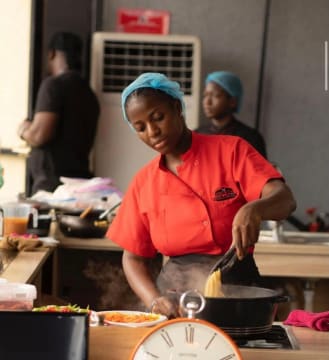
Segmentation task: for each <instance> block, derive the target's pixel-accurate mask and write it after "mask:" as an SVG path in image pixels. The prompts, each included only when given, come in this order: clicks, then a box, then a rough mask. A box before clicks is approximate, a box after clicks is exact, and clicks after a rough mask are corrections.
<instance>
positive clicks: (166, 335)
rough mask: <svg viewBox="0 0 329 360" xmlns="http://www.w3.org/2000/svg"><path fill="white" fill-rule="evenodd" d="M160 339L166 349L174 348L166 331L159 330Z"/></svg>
mask: <svg viewBox="0 0 329 360" xmlns="http://www.w3.org/2000/svg"><path fill="white" fill-rule="evenodd" d="M161 337H162V339H163V340H164V341H165V343H166V344H167V345H168V347H170V348H172V347H174V343H173V341H172V340H171V337H170V335H169V333H168V331H167V330H161Z"/></svg>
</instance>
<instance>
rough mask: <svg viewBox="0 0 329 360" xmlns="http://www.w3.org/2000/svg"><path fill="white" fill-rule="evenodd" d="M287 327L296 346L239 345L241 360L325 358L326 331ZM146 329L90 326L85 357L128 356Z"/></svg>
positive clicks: (118, 359)
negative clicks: (257, 346)
mask: <svg viewBox="0 0 329 360" xmlns="http://www.w3.org/2000/svg"><path fill="white" fill-rule="evenodd" d="M291 329H292V331H293V333H294V335H295V337H296V339H297V341H298V343H299V346H300V349H299V350H281V349H241V353H242V357H243V360H264V359H265V358H266V359H268V360H295V359H296V360H309V359H315V360H327V359H328V354H329V332H319V331H315V330H312V329H308V328H298V327H292V328H291ZM148 331H149V329H148V328H125V327H119V326H109V327H105V326H104V327H101V326H100V327H91V328H90V342H89V344H90V356H89V360H128V359H129V355H130V354H131V352H132V350H133V349H134V347H135V345H136V344H137V343H138V341H139V340H140V339H141V337H142V336H143V335H144V334H146V333H147V332H148Z"/></svg>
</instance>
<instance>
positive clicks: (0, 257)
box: [0, 249, 17, 274]
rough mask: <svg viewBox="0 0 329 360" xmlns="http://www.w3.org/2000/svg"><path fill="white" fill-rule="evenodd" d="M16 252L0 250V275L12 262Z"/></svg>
mask: <svg viewBox="0 0 329 360" xmlns="http://www.w3.org/2000/svg"><path fill="white" fill-rule="evenodd" d="M16 255H17V251H14V250H6V249H0V274H2V273H3V272H4V271H5V270H6V268H7V267H8V265H9V264H10V263H11V262H12V261H13V260H14V258H15V257H16Z"/></svg>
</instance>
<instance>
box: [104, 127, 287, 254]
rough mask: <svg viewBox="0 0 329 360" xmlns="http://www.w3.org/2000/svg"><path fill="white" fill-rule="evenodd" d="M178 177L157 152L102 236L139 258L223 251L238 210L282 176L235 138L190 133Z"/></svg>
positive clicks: (132, 185)
mask: <svg viewBox="0 0 329 360" xmlns="http://www.w3.org/2000/svg"><path fill="white" fill-rule="evenodd" d="M182 160H183V163H182V164H181V165H180V166H179V167H178V168H177V171H178V176H176V175H174V174H173V173H171V172H170V171H168V170H167V169H166V168H165V167H164V166H163V165H162V159H161V157H160V156H158V157H156V158H155V159H153V160H152V161H151V162H150V163H148V164H147V165H146V166H144V167H143V168H142V169H141V170H140V171H139V172H138V173H137V174H136V175H135V177H134V178H133V180H132V182H131V184H130V186H129V188H128V190H127V192H126V194H125V196H124V199H123V202H122V204H121V206H120V209H119V211H118V213H117V215H116V216H115V218H114V221H113V222H112V224H111V226H110V228H109V230H108V232H107V234H106V236H107V237H108V238H109V239H111V240H112V241H114V242H116V243H117V244H118V245H120V246H121V247H122V248H124V249H126V250H128V251H130V252H132V253H135V254H137V255H140V256H145V257H153V256H155V255H156V253H157V252H160V253H162V254H164V255H166V256H178V255H184V254H192V253H197V254H221V253H223V252H226V250H227V249H228V248H229V246H230V244H231V242H232V221H233V218H234V216H235V214H236V212H237V211H238V210H239V208H240V207H241V206H242V205H244V204H245V203H246V202H248V201H252V200H256V199H258V198H259V197H260V195H261V191H262V189H263V186H264V185H265V183H266V182H267V181H268V180H270V179H282V176H281V174H280V173H279V172H278V171H277V170H276V169H275V168H274V167H273V166H272V165H271V164H270V163H269V162H268V161H267V160H265V159H264V158H263V157H262V156H261V155H260V154H259V153H258V152H257V151H256V150H255V149H254V148H253V147H252V146H251V145H249V144H248V143H247V142H246V141H245V140H243V139H241V138H239V137H237V136H229V135H203V134H197V133H195V132H192V145H191V148H190V149H189V150H188V151H187V152H186V153H185V154H183V155H182Z"/></svg>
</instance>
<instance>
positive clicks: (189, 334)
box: [185, 324, 194, 344]
mask: <svg viewBox="0 0 329 360" xmlns="http://www.w3.org/2000/svg"><path fill="white" fill-rule="evenodd" d="M185 340H186V342H187V344H193V342H194V326H192V325H191V324H188V325H187V326H186V327H185Z"/></svg>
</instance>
